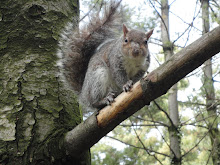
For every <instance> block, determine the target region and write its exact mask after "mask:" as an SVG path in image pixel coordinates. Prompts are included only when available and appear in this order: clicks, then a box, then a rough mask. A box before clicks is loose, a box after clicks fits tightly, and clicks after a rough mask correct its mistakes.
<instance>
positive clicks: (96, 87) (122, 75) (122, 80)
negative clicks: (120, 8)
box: [80, 30, 150, 111]
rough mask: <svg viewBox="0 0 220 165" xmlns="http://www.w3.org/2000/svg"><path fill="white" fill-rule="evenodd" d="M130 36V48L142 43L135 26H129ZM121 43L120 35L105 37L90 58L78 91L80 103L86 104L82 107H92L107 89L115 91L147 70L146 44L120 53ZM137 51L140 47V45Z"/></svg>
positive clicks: (104, 96)
mask: <svg viewBox="0 0 220 165" xmlns="http://www.w3.org/2000/svg"><path fill="white" fill-rule="evenodd" d="M135 33H137V34H138V35H137V36H138V37H137V36H135ZM134 36H135V37H134ZM128 37H129V32H128ZM131 37H133V38H130V41H131V48H130V49H131V50H130V52H132V49H134V48H133V47H139V49H140V45H142V46H143V44H142V43H141V42H144V39H145V38H146V37H145V33H144V32H140V31H136V30H132V36H131ZM123 43H124V37H123V36H122V37H120V38H118V39H114V40H109V41H107V42H105V43H104V44H102V45H101V46H100V47H99V48H98V50H97V51H96V53H95V54H94V55H93V56H92V58H91V59H90V62H89V65H88V69H87V72H86V75H85V79H84V83H83V87H82V92H81V95H80V103H82V104H83V105H84V106H85V107H86V108H85V109H86V110H89V111H94V109H97V107H98V106H97V105H99V103H101V104H103V100H105V99H106V97H107V96H108V93H110V92H113V93H115V94H116V95H118V94H119V93H121V92H122V90H123V86H124V85H125V84H126V83H127V82H128V81H129V80H132V81H133V82H136V81H137V80H139V79H140V78H141V77H142V76H143V75H144V73H145V72H146V71H147V69H148V67H149V64H150V54H149V50H148V46H147V45H146V46H145V47H144V48H145V53H144V54H140V55H139V56H135V57H133V56H130V55H129V54H125V53H123V50H122V47H123ZM137 45H138V46H137ZM140 52H141V53H143V52H144V51H143V50H142V49H140ZM106 104H107V103H106Z"/></svg>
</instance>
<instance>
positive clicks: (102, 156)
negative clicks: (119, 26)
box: [81, 0, 220, 165]
mask: <svg viewBox="0 0 220 165" xmlns="http://www.w3.org/2000/svg"><path fill="white" fill-rule="evenodd" d="M101 2H103V1H98V2H97V1H93V3H90V2H89V1H86V0H84V1H83V3H82V4H83V7H85V8H81V10H82V11H84V10H85V9H87V10H88V9H89V8H91V7H93V6H94V4H95V3H101ZM123 4H124V7H123V10H122V15H123V16H124V17H123V19H124V20H123V21H124V22H125V24H126V25H128V26H129V27H130V28H140V29H142V30H145V31H148V30H149V29H152V28H154V29H155V30H154V34H153V35H152V39H151V41H150V46H149V47H150V52H151V55H152V56H151V59H152V62H151V67H150V71H152V70H154V69H155V68H156V67H158V66H159V65H160V64H162V63H163V62H165V61H166V60H168V59H169V57H170V56H172V55H174V54H175V53H176V52H178V51H179V50H181V49H182V48H184V47H185V46H187V45H189V44H190V43H191V42H192V41H194V40H196V39H197V38H199V37H200V36H201V35H203V34H205V33H206V32H208V31H210V30H212V29H213V28H214V27H216V26H218V25H219V11H220V6H219V5H220V1H216V0H200V1H199V0H193V1H192V0H191V1H188V0H187V1H184V2H183V1H182V2H181V1H180V0H172V1H171V0H170V1H168V0H155V1H152V0H147V1H141V0H140V1H138V2H132V1H126V2H123ZM207 53H208V52H207ZM219 58H220V55H217V56H215V57H214V58H213V59H210V60H208V61H207V62H205V64H204V65H203V66H201V67H200V68H198V69H196V70H195V71H194V72H193V73H190V74H189V75H187V76H186V78H184V79H183V80H181V81H180V82H178V83H177V84H176V85H174V86H173V87H172V88H171V89H170V90H169V92H168V93H167V94H166V95H164V96H162V97H160V98H158V99H157V100H155V101H153V102H152V103H151V104H150V105H149V106H147V107H145V108H143V109H142V110H141V111H139V112H137V113H136V114H134V115H133V116H132V117H130V118H129V119H127V120H126V121H124V122H123V123H121V124H120V125H119V126H118V127H117V128H116V129H114V130H113V131H112V132H111V133H109V134H108V135H107V136H106V137H105V138H104V139H102V140H101V141H100V142H99V143H97V144H96V145H95V146H94V147H92V150H91V151H92V163H93V164H94V165H97V164H100V165H102V164H107V165H111V164H126V165H142V164H143V165H144V164H148V165H150V164H152V165H155V164H193V165H203V164H204V165H208V164H209V165H213V164H214V165H217V164H219V163H220V151H219V149H220V145H219V144H220V133H219V124H218V123H219V104H220V95H219V94H220V75H219V73H220V72H219V70H220V59H219Z"/></svg>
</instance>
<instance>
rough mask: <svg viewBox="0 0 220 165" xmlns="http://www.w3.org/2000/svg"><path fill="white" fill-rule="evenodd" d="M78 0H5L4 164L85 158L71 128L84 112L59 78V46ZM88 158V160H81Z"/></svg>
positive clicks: (0, 154)
mask: <svg viewBox="0 0 220 165" xmlns="http://www.w3.org/2000/svg"><path fill="white" fill-rule="evenodd" d="M76 13H78V1H77V0H74V1H72V0H62V1H53V0H48V1H40V0H36V1H25V0H19V1H18V0H17V1H14V0H1V1H0V164H2V165H3V164H16V165H25V164H47V165H50V164H62V165H63V164H72V163H73V162H74V161H75V162H78V163H79V164H80V163H81V162H82V161H84V162H85V161H86V160H85V159H84V160H82V161H81V160H79V159H72V158H71V157H69V156H68V155H67V154H66V152H65V147H64V146H63V138H64V135H65V133H66V132H68V131H69V130H71V129H72V128H73V127H74V126H76V125H77V124H79V123H80V122H81V120H82V116H81V114H80V111H79V107H78V103H77V102H76V99H75V96H74V95H73V92H71V91H70V90H69V89H67V88H66V87H64V86H63V84H62V82H61V81H60V80H59V79H58V74H57V73H58V68H57V67H56V65H55V64H56V60H57V57H56V47H57V41H58V38H59V35H58V34H59V33H60V30H61V28H62V27H63V26H64V24H65V23H66V22H67V21H69V20H71V19H70V18H72V16H73V15H75V14H76ZM81 164H85V163H81Z"/></svg>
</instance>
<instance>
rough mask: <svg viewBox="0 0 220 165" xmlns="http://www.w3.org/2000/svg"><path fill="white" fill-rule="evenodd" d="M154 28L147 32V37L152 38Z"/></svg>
mask: <svg viewBox="0 0 220 165" xmlns="http://www.w3.org/2000/svg"><path fill="white" fill-rule="evenodd" d="M153 31H154V29H151V30H150V31H149V32H146V33H145V35H146V37H147V39H149V38H150V36H151V35H152V34H153Z"/></svg>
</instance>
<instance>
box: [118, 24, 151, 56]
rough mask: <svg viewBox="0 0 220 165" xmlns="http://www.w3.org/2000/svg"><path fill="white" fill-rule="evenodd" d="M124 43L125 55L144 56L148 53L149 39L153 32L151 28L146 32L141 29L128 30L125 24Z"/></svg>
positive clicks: (123, 50)
mask: <svg viewBox="0 0 220 165" xmlns="http://www.w3.org/2000/svg"><path fill="white" fill-rule="evenodd" d="M123 32H124V37H123V40H124V41H123V44H122V52H123V54H124V55H126V56H129V57H130V58H136V57H143V56H147V55H148V40H149V38H150V36H151V35H152V33H153V30H150V31H149V32H147V33H144V32H142V31H139V30H133V29H132V30H128V29H127V27H126V26H125V25H123Z"/></svg>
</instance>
